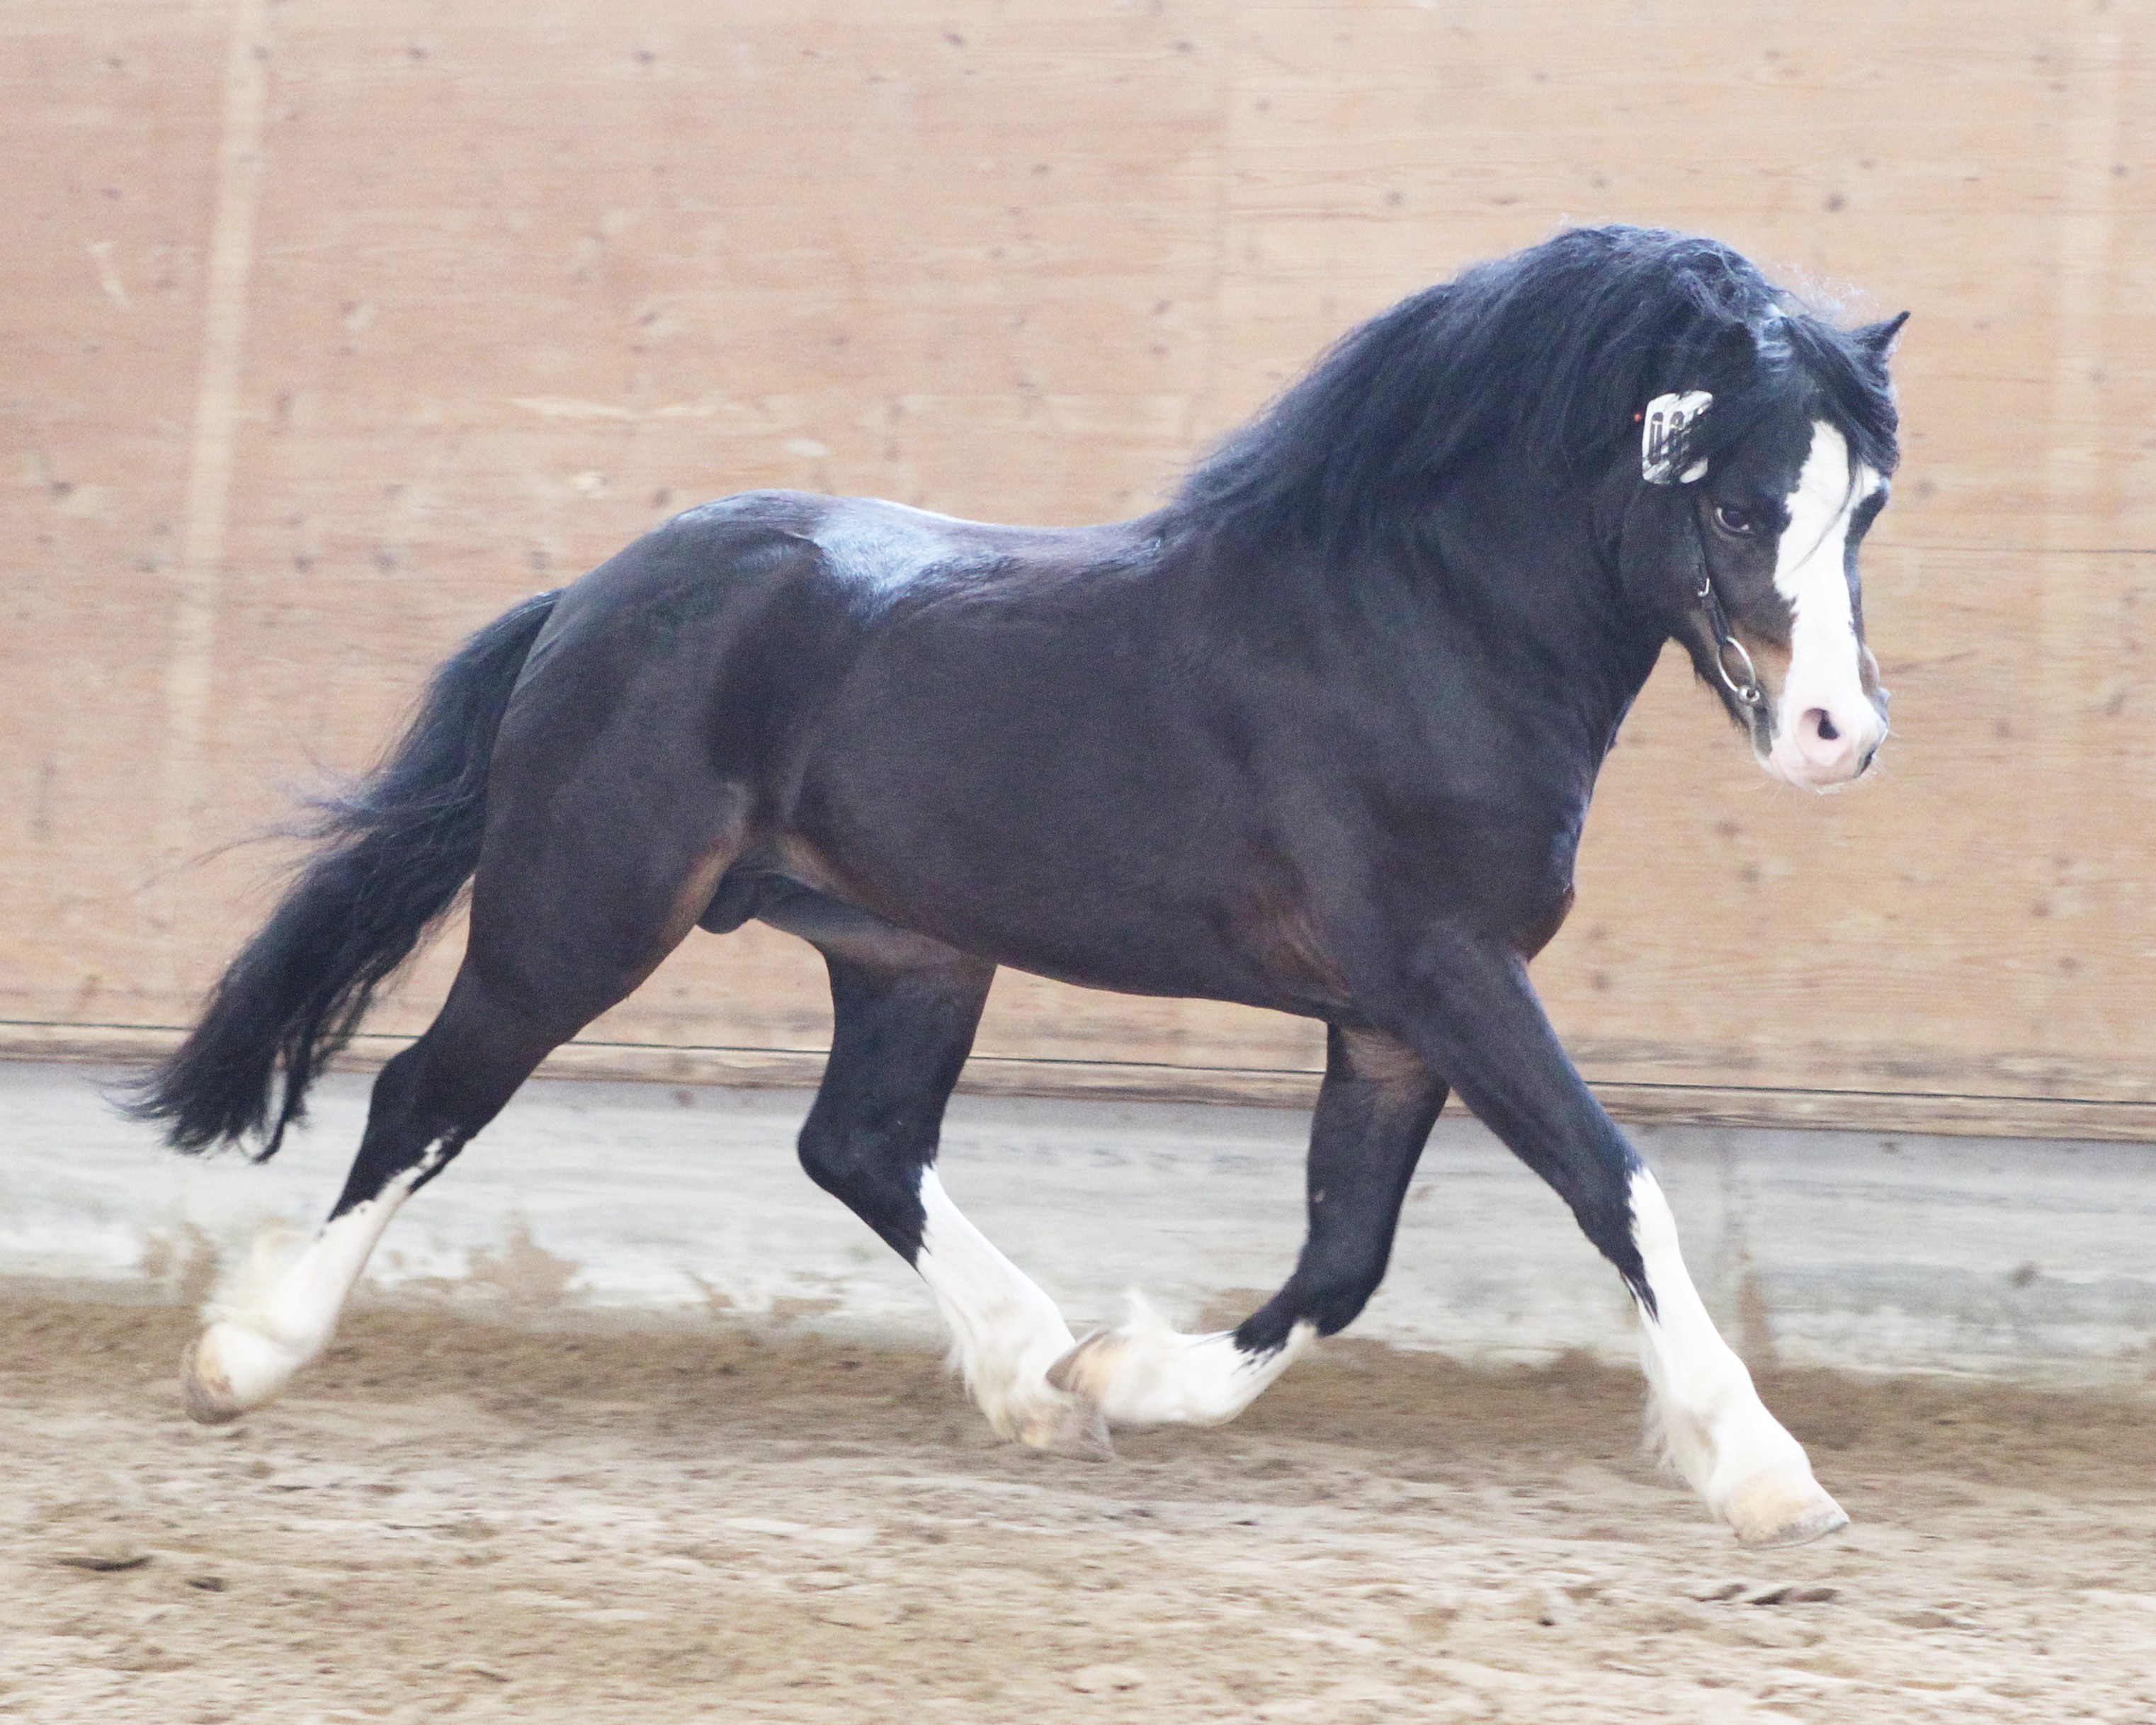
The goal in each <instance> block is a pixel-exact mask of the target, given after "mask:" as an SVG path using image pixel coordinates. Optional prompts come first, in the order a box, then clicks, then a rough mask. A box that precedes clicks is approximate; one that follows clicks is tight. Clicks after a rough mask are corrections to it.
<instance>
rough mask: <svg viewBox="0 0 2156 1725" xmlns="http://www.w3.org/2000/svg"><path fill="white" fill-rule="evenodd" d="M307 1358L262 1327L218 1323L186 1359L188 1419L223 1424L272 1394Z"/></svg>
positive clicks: (183, 1389) (183, 1392)
mask: <svg viewBox="0 0 2156 1725" xmlns="http://www.w3.org/2000/svg"><path fill="white" fill-rule="evenodd" d="M305 1363H307V1361H306V1357H305V1355H303V1354H301V1353H299V1352H297V1351H296V1350H295V1349H294V1348H290V1347H288V1346H287V1345H285V1343H280V1342H276V1341H273V1340H272V1339H271V1338H270V1337H267V1336H265V1335H264V1334H263V1333H262V1332H260V1331H259V1330H250V1329H249V1328H247V1327H245V1326H244V1325H242V1324H236V1323H213V1324H212V1325H211V1326H210V1327H208V1329H206V1330H204V1331H203V1332H202V1334H201V1335H199V1336H198V1337H196V1338H195V1339H194V1341H193V1343H190V1344H189V1345H188V1348H187V1357H186V1358H185V1359H184V1360H182V1363H181V1368H180V1396H181V1399H182V1401H183V1402H184V1403H185V1404H186V1407H187V1418H188V1419H190V1420H194V1421H195V1422H197V1423H198V1425H223V1424H224V1423H225V1422H226V1421H227V1420H237V1419H238V1418H239V1416H240V1415H241V1414H244V1413H246V1412H247V1411H248V1410H249V1409H250V1408H259V1407H260V1406H261V1405H262V1404H264V1402H267V1401H269V1400H271V1399H274V1398H275V1396H276V1394H277V1393H278V1392H279V1391H280V1390H281V1389H284V1387H285V1385H286V1384H289V1383H290V1382H291V1381H292V1374H293V1373H295V1372H296V1371H298V1370H299V1369H300V1367H301V1366H303V1365H305Z"/></svg>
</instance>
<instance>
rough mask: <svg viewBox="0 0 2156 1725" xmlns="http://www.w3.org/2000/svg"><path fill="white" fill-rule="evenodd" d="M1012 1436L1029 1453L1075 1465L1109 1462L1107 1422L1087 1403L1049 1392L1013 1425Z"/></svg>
mask: <svg viewBox="0 0 2156 1725" xmlns="http://www.w3.org/2000/svg"><path fill="white" fill-rule="evenodd" d="M1012 1435H1014V1437H1016V1438H1017V1440H1019V1442H1020V1443H1022V1444H1024V1445H1025V1446H1026V1448H1028V1449H1029V1450H1039V1451H1040V1452H1041V1453H1042V1454H1043V1455H1067V1456H1069V1457H1070V1458H1071V1459H1072V1460H1074V1461H1114V1460H1115V1459H1116V1446H1115V1445H1114V1443H1113V1442H1111V1440H1110V1439H1109V1437H1108V1422H1107V1421H1106V1420H1104V1419H1103V1418H1102V1417H1101V1410H1100V1409H1098V1408H1096V1407H1095V1406H1094V1405H1093V1404H1091V1402H1088V1401H1086V1400H1084V1399H1082V1398H1081V1397H1078V1396H1075V1395H1065V1394H1061V1393H1060V1392H1057V1391H1051V1392H1050V1393H1048V1394H1045V1395H1043V1396H1042V1398H1041V1399H1040V1400H1039V1402H1037V1403H1035V1404H1034V1406H1033V1407H1032V1408H1031V1409H1029V1411H1028V1412H1027V1413H1026V1414H1024V1415H1023V1416H1022V1417H1021V1418H1019V1420H1017V1422H1016V1430H1014V1432H1013V1434H1012Z"/></svg>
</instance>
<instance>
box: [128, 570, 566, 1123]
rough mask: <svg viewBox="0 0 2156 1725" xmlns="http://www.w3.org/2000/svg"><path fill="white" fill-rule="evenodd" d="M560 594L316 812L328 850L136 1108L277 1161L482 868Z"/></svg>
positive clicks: (460, 659) (488, 633) (443, 672)
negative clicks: (489, 788)
mask: <svg viewBox="0 0 2156 1725" xmlns="http://www.w3.org/2000/svg"><path fill="white" fill-rule="evenodd" d="M559 597H560V595H559V594H557V593H540V594H537V595H536V596H535V597H533V598H528V599H526V600H525V601H524V603H521V605H518V606H517V607H516V608H515V609H514V610H511V611H510V612H508V613H507V614H505V615H503V616H501V617H499V618H497V619H495V621H494V622H492V623H490V624H488V625H487V626H486V627H485V629H481V630H480V632H479V633H478V634H475V635H474V636H473V637H472V638H471V639H470V640H468V641H466V642H465V644H464V645H463V646H462V647H461V648H459V649H458V650H457V653H456V655H455V656H454V658H452V659H451V660H449V662H448V663H447V664H446V665H443V666H442V668H441V669H440V670H438V671H436V672H435V673H434V681H433V682H432V683H431V684H429V685H428V689H427V694H426V698H425V700H424V701H423V702H422V703H421V704H420V707H419V716H418V718H416V719H414V720H413V721H412V726H411V728H410V729H409V730H408V731H407V732H405V733H404V735H403V738H402V739H401V740H400V741H399V742H398V744H397V746H396V747H395V748H394V749H393V750H392V751H391V752H390V754H389V755H388V757H387V758H386V759H385V760H384V761H383V762H382V765H381V766H379V767H377V768H376V769H375V770H374V771H373V772H372V773H370V774H369V775H368V776H367V778H364V779H362V780H361V781H360V782H359V783H357V785H355V786H353V787H352V788H351V789H349V790H347V791H346V792H344V793H341V794H340V795H337V796H334V797H331V798H325V799H324V800H322V801H321V802H320V803H317V804H316V814H315V819H313V820H312V821H311V822H310V823H309V824H308V825H307V827H306V829H305V830H306V832H307V833H308V834H309V836H311V837H312V838H314V839H316V841H317V842H318V843H319V845H320V846H321V849H320V850H317V852H316V855H315V856H314V858H313V860H311V861H310V862H308V863H307V865H305V868H303V869H302V870H301V871H300V877H299V879H298V880H295V881H294V882H293V883H292V886H291V888H290V891H287V892H286V893H285V896H284V898H283V899H282V900H281V901H280V902H279V904H278V906H277V908H276V910H275V912H273V913H272V915H271V916H270V918H269V922H266V923H264V925H263V927H262V929H261V931H260V932H259V933H258V934H256V935H255V937H254V939H253V940H251V941H249V942H248V943H247V945H246V947H244V949H243V950H242V951H241V952H240V954H239V957H237V958H235V959H234V960H233V961H232V963H231V966H230V967H229V968H228V969H227V970H226V971H225V973H224V975H223V977H222V978H220V979H219V980H218V984H217V986H216V987H215V988H213V989H212V990H211V991H210V995H209V999H208V1004H206V1005H205V1006H204V1007H203V1014H202V1018H201V1019H200V1021H199V1022H198V1024H196V1025H195V1027H194V1029H193V1030H192V1031H191V1032H189V1033H188V1035H187V1040H186V1041H185V1042H182V1044H181V1045H179V1047H178V1048H177V1050H174V1051H173V1053H172V1055H170V1056H169V1057H168V1058H167V1060H165V1062H164V1063H163V1064H162V1065H160V1066H159V1067H158V1068H157V1070H155V1071H154V1072H152V1073H151V1074H149V1075H148V1076H146V1078H145V1079H144V1080H143V1081H142V1082H141V1086H140V1087H139V1088H138V1089H137V1090H136V1092H135V1094H134V1096H133V1097H132V1099H131V1101H129V1102H128V1103H126V1105H125V1106H126V1108H127V1111H128V1112H129V1113H131V1114H132V1115H134V1116H135V1117H136V1118H137V1119H141V1120H156V1121H162V1122H164V1125H165V1136H166V1139H167V1142H169V1143H171V1144H172V1147H173V1148H175V1149H177V1150H185V1151H189V1152H194V1151H200V1150H206V1149H208V1148H209V1147H211V1146H212V1145H214V1144H220V1143H238V1142H241V1141H242V1140H244V1139H245V1138H246V1137H249V1136H258V1137H260V1138H261V1139H262V1147H261V1150H260V1151H259V1153H258V1156H257V1159H258V1160H262V1159H266V1158H269V1157H271V1156H274V1155H275V1153H276V1151H277V1146H278V1145H279V1144H280V1142H282V1141H283V1139H284V1137H285V1127H288V1126H290V1124H291V1123H292V1122H294V1121H295V1120H298V1119H300V1117H302V1116H303V1114H304V1113H305V1104H306V1096H307V1086H309V1085H311V1083H312V1082H313V1081H314V1080H315V1077H316V1074H317V1073H318V1072H319V1071H320V1070H321V1067H322V1065H323V1063H324V1062H325V1061H326V1060H328V1059H329V1058H330V1057H331V1055H334V1054H336V1051H337V1050H339V1049H341V1048H342V1047H343V1046H344V1045H345V1044H346V1042H347V1041H348V1040H350V1039H351V1036H352V1032H353V1030H355V1029H357V1028H358V1025H359V1021H360V1019H361V1018H362V1016H364V1014H366V1011H367V1004H368V1003H369V1002H370V1001H371V1000H372V999H373V998H374V991H375V990H376V989H377V988H380V987H381V986H382V983H384V982H386V981H387V980H388V978H389V977H390V975H391V973H393V972H394V971H395V970H396V968H397V967H398V965H400V964H402V963H403V962H404V961H405V960H406V959H407V958H408V957H411V956H412V952H413V948H414V947H417V946H418V943H419V938H420V937H421V936H422V935H423V934H424V933H425V932H427V930H428V928H429V926H430V925H432V924H433V923H434V922H437V921H438V920H439V918H440V917H441V916H443V914H444V912H445V911H448V910H449V906H451V905H452V904H454V902H455V901H456V897H457V895H458V894H459V892H460V891H463V890H464V885H465V881H466V880H470V878H471V873H472V870H473V869H474V867H475V866H476V865H477V864H478V861H479V845H480V831H481V829H482V827H483V825H484V821H485V804H486V775H487V763H488V760H489V757H491V756H492V754H493V752H494V740H495V733H496V732H498V731H499V730H500V727H501V716H502V713H503V711H504V710H505V709H506V707H507V706H508V705H509V692H510V691H511V689H512V688H513V687H514V686H515V685H516V676H517V672H518V671H519V670H521V668H522V666H523V664H524V659H525V655H526V654H527V653H529V652H530V651H531V644H532V643H533V642H534V641H535V640H536V639H538V635H539V631H540V629H542V627H543V626H544V625H545V624H546V621H547V616H548V614H550V613H551V612H552V610H553V608H554V602H555V600H556V599H557V598H559ZM280 1069H281V1070H282V1072H283V1075H284V1084H283V1086H282V1088H281V1090H280V1088H279V1086H278V1084H277V1076H278V1073H279V1071H280ZM273 1102H274V1115H275V1117H274V1118H273V1117H272V1113H273Z"/></svg>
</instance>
